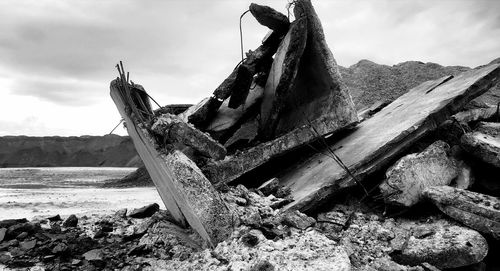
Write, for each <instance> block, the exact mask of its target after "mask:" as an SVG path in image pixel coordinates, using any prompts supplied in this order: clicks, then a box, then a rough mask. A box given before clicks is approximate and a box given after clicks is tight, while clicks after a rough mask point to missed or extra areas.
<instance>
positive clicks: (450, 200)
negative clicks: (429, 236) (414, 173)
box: [423, 186, 500, 240]
mask: <svg viewBox="0 0 500 271" xmlns="http://www.w3.org/2000/svg"><path fill="white" fill-rule="evenodd" d="M423 195H424V196H425V197H426V198H428V199H430V200H431V201H432V202H433V203H434V204H435V205H436V206H437V207H438V208H439V209H440V210H441V211H442V212H443V213H445V214H447V215H448V216H450V217H452V218H454V219H456V220H458V221H460V222H462V223H463V224H465V225H467V226H469V227H471V228H473V229H475V230H477V231H480V232H482V233H485V234H488V235H491V236H492V237H494V238H495V239H499V240H500V200H499V199H498V198H495V197H491V196H488V195H483V194H479V193H475V192H471V191H467V190H463V189H458V188H453V187H449V186H434V187H428V188H426V189H425V190H424V193H423Z"/></svg>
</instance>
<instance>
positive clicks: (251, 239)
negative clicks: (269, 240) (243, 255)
mask: <svg viewBox="0 0 500 271" xmlns="http://www.w3.org/2000/svg"><path fill="white" fill-rule="evenodd" d="M241 242H242V243H243V244H245V245H246V246H247V247H254V246H256V245H257V244H258V243H259V237H257V236H256V235H254V234H252V233H250V232H249V233H246V234H244V235H243V236H241Z"/></svg>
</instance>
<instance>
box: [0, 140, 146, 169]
mask: <svg viewBox="0 0 500 271" xmlns="http://www.w3.org/2000/svg"><path fill="white" fill-rule="evenodd" d="M139 164H140V160H139V159H138V157H137V153H136V152H135V149H134V146H133V144H132V141H131V139H130V138H129V137H122V136H118V135H105V136H80V137H58V136H47V137H28V136H4V137H0V167H98V166H105V167H123V166H127V167H134V166H138V165H139Z"/></svg>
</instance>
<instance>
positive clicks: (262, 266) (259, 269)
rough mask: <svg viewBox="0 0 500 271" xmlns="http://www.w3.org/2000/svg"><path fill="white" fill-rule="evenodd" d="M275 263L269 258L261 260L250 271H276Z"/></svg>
mask: <svg viewBox="0 0 500 271" xmlns="http://www.w3.org/2000/svg"><path fill="white" fill-rule="evenodd" d="M274 270H275V269H274V265H273V264H272V263H270V262H269V261H267V260H262V261H259V262H258V263H256V264H254V265H253V266H252V267H250V269H248V271H274Z"/></svg>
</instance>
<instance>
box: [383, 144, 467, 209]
mask: <svg viewBox="0 0 500 271" xmlns="http://www.w3.org/2000/svg"><path fill="white" fill-rule="evenodd" d="M449 150H450V147H449V146H448V144H447V143H445V142H443V141H436V142H434V143H433V144H431V145H430V146H429V147H427V148H426V149H425V150H424V151H423V152H421V153H413V154H409V155H407V156H404V157H403V158H401V159H400V160H399V161H397V162H396V163H395V164H394V165H393V166H392V167H391V168H390V169H389V170H388V171H387V173H386V177H387V178H386V179H385V180H384V182H383V183H382V184H381V185H380V186H379V187H380V191H381V193H382V195H383V196H384V200H385V201H386V202H387V203H391V204H396V205H402V206H406V207H410V206H413V205H415V204H416V203H418V202H419V201H420V200H421V198H422V191H423V189H424V188H425V187H428V186H436V185H447V184H449V183H450V182H451V181H452V180H453V179H454V178H456V177H457V175H458V169H457V166H456V162H455V161H454V160H452V159H450V158H449V157H448V152H449Z"/></svg>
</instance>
